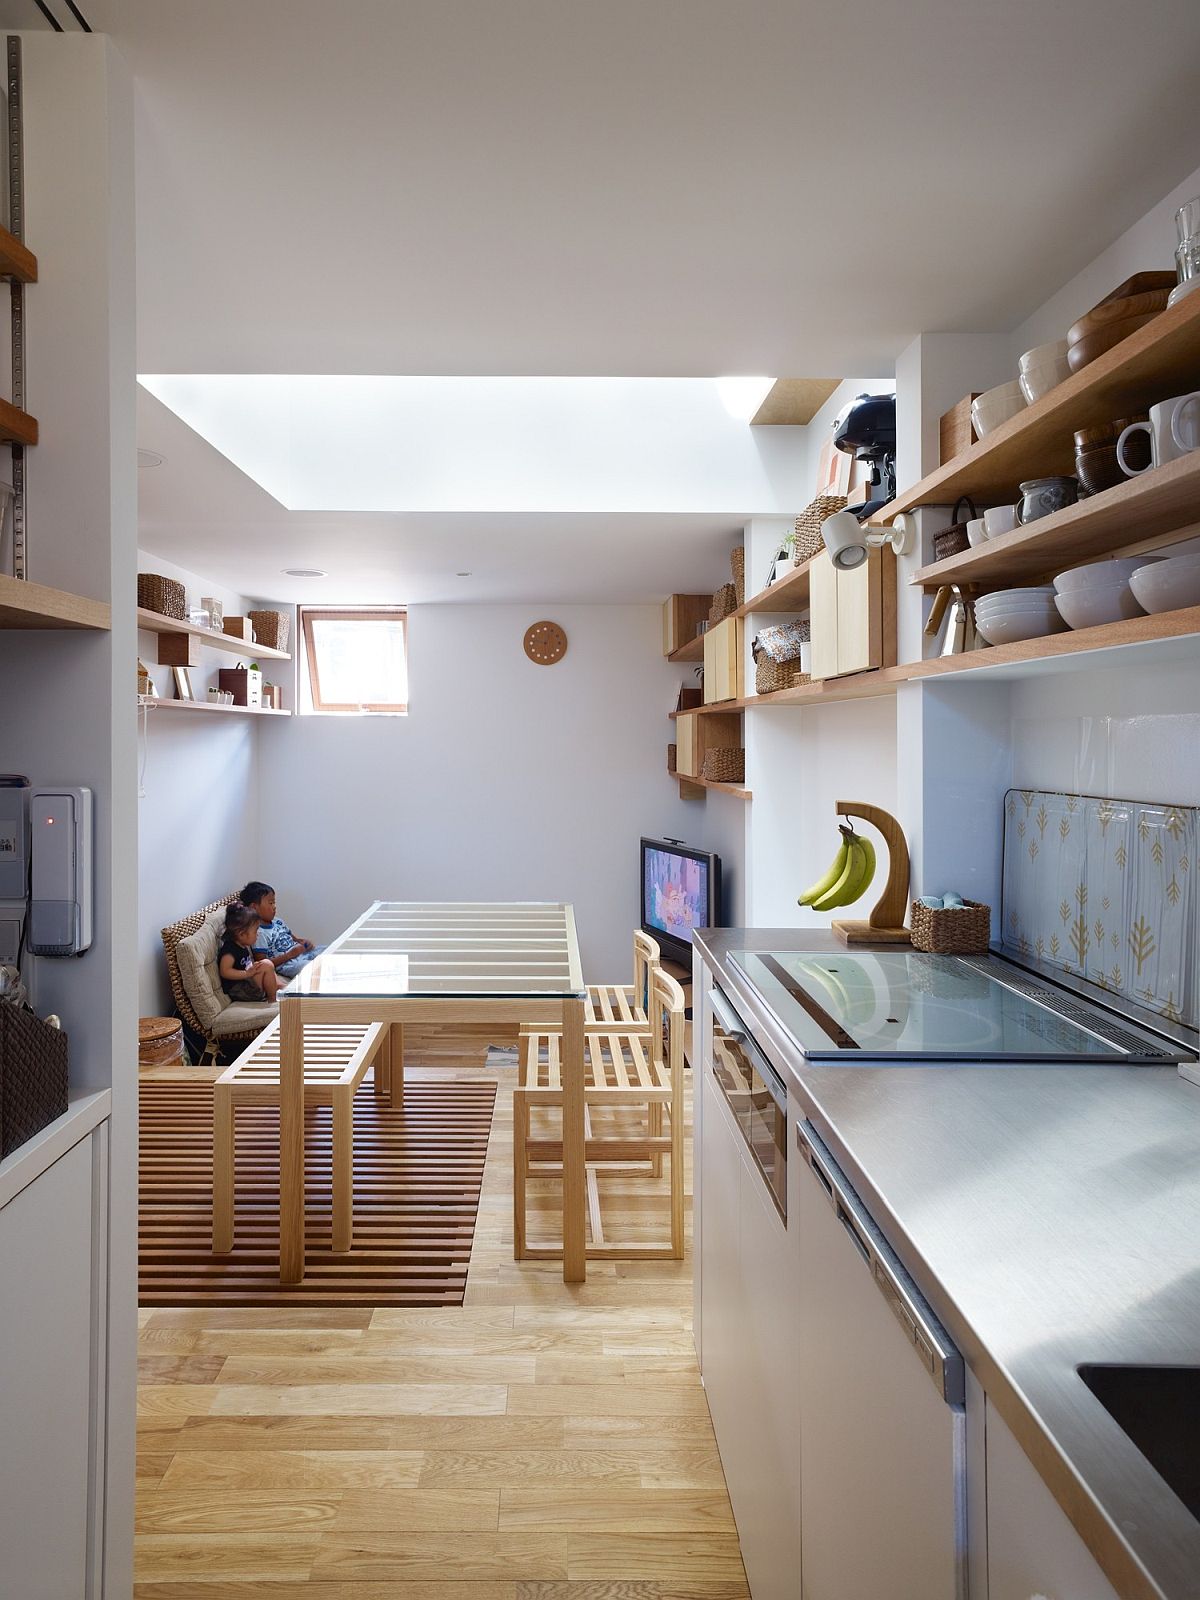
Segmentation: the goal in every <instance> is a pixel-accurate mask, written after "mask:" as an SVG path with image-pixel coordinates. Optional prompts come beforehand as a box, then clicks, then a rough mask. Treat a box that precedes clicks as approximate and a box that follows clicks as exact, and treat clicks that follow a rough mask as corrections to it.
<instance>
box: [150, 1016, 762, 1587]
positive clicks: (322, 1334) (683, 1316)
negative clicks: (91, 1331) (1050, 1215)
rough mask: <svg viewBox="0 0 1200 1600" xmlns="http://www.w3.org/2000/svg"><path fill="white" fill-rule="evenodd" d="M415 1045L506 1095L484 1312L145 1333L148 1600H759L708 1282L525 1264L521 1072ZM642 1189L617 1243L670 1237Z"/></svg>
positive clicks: (256, 1318)
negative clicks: (520, 1213) (700, 1311)
mask: <svg viewBox="0 0 1200 1600" xmlns="http://www.w3.org/2000/svg"><path fill="white" fill-rule="evenodd" d="M406 1042H407V1045H408V1051H407V1054H408V1060H409V1064H410V1065H409V1070H410V1072H412V1073H413V1075H414V1076H418V1077H419V1076H433V1075H444V1074H446V1073H451V1074H454V1075H456V1076H470V1077H473V1078H478V1077H479V1076H480V1075H481V1074H484V1075H486V1076H487V1077H489V1078H491V1079H493V1080H494V1081H496V1082H497V1083H498V1085H499V1094H498V1096H497V1103H496V1115H495V1118H494V1121H493V1125H492V1138H491V1143H490V1146H489V1150H488V1161H487V1167H486V1171H485V1175H484V1183H483V1194H482V1200H481V1206H480V1214H479V1222H478V1226H477V1229H476V1234H475V1245H474V1250H473V1253H472V1257H471V1264H470V1271H469V1276H468V1281H467V1290H466V1301H465V1304H464V1305H463V1306H462V1307H460V1308H455V1309H452V1310H445V1309H442V1310H428V1311H422V1310H393V1309H380V1310H375V1311H371V1310H365V1309H353V1310H333V1309H316V1308H314V1309H301V1308H293V1307H289V1308H286V1309H284V1310H281V1311H268V1310H256V1309H232V1308H231V1309H220V1308H214V1309H211V1310H200V1309H196V1310H165V1309H164V1310H153V1311H146V1312H143V1313H142V1317H141V1323H142V1327H141V1388H140V1392H139V1451H138V1473H139V1479H140V1482H139V1510H138V1537H137V1554H136V1562H137V1584H136V1590H135V1595H136V1600H217V1597H220V1600H743V1597H745V1596H747V1594H748V1591H747V1589H746V1583H745V1576H744V1573H743V1570H742V1563H741V1557H740V1554H739V1551H738V1543H737V1535H736V1532H735V1529H734V1525H733V1518H732V1514H731V1512H730V1507H729V1499H728V1496H727V1494H726V1491H725V1483H724V1478H723V1476H722V1473H721V1463H720V1460H719V1457H718V1455H717V1450H716V1443H715V1441H714V1438H713V1432H712V1425H711V1423H710V1421H709V1417H708V1409H707V1406H706V1404H705V1398H704V1391H703V1389H702V1388H701V1386H700V1379H699V1374H698V1372H697V1368H696V1359H695V1352H694V1350H693V1348H692V1343H691V1333H690V1327H691V1299H692V1290H691V1264H690V1260H689V1261H684V1262H671V1261H664V1262H637V1263H620V1262H617V1263H603V1264H601V1263H591V1264H589V1268H588V1281H587V1283H586V1284H585V1285H581V1286H578V1287H574V1288H570V1287H566V1286H564V1285H563V1283H562V1277H561V1268H559V1267H558V1266H556V1265H551V1264H543V1263H536V1264H534V1263H523V1264H521V1265H517V1264H516V1263H514V1261H513V1260H512V1187H511V1177H512V1167H511V1162H512V1116H511V1088H512V1081H513V1078H514V1076H515V1072H514V1070H513V1069H511V1068H504V1067H500V1068H497V1069H494V1070H493V1069H488V1068H485V1067H484V1066H483V1064H482V1063H483V1059H484V1046H485V1044H486V1042H487V1041H486V1040H485V1039H483V1038H481V1037H478V1036H476V1037H474V1038H469V1037H466V1036H459V1037H456V1038H449V1037H447V1036H442V1037H440V1038H434V1037H432V1036H425V1037H421V1036H418V1035H417V1034H416V1031H415V1030H410V1032H409V1036H408V1039H407V1041H406ZM620 1184H621V1187H620V1188H618V1187H617V1180H612V1179H609V1180H606V1182H605V1186H604V1192H605V1194H606V1195H612V1196H613V1197H614V1198H613V1200H611V1201H610V1202H609V1203H608V1205H606V1208H605V1223H606V1228H608V1229H609V1232H610V1236H614V1235H619V1234H621V1233H625V1234H626V1235H627V1236H629V1237H646V1236H648V1234H649V1233H650V1232H651V1230H653V1233H654V1236H655V1237H658V1236H660V1235H661V1233H662V1231H663V1230H664V1229H665V1227H666V1223H667V1206H668V1199H667V1194H666V1184H665V1179H664V1180H663V1182H662V1183H661V1184H655V1183H652V1181H651V1180H649V1179H645V1180H642V1179H633V1178H630V1179H624V1180H620ZM689 1191H690V1184H689ZM557 1203H558V1190H557V1186H556V1185H551V1184H550V1182H549V1181H547V1180H542V1181H541V1182H540V1183H539V1184H535V1185H534V1186H533V1188H532V1190H531V1205H530V1213H531V1219H532V1221H531V1228H536V1226H537V1223H538V1214H539V1212H540V1213H541V1214H542V1216H543V1217H544V1218H545V1219H546V1224H547V1226H549V1222H550V1219H552V1216H553V1211H554V1207H555V1206H556V1205H557Z"/></svg>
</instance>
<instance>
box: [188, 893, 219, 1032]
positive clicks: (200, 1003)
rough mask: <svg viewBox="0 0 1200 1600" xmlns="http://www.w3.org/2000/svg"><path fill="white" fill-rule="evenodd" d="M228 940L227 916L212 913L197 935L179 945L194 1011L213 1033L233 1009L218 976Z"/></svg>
mask: <svg viewBox="0 0 1200 1600" xmlns="http://www.w3.org/2000/svg"><path fill="white" fill-rule="evenodd" d="M224 937H225V912H224V910H221V911H210V912H209V914H208V916H207V917H205V919H204V922H203V923H202V924H201V926H200V927H199V928H198V929H197V931H196V932H195V933H192V934H189V935H188V937H187V938H186V939H181V940H180V941H179V946H178V949H177V950H176V959H177V960H178V962H179V976H180V979H181V980H182V982H183V987H184V988H185V989H186V990H187V995H188V999H189V1000H190V1001H191V1002H192V1008H193V1010H194V1011H195V1013H196V1015H197V1017H199V1019H200V1021H201V1023H202V1024H203V1026H204V1027H205V1028H207V1029H209V1030H211V1029H212V1027H213V1024H214V1023H215V1022H216V1020H217V1018H218V1017H219V1016H220V1015H221V1013H222V1011H224V1010H225V1009H226V1008H227V1006H228V1005H229V996H228V995H227V994H226V993H225V991H224V989H222V987H221V979H220V977H219V976H218V973H217V951H218V950H219V949H220V946H221V940H222V939H223V938H224Z"/></svg>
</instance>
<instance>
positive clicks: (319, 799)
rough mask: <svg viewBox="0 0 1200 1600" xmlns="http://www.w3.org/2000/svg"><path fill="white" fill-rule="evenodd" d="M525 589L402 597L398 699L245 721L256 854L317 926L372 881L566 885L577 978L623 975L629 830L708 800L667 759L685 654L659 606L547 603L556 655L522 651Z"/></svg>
mask: <svg viewBox="0 0 1200 1600" xmlns="http://www.w3.org/2000/svg"><path fill="white" fill-rule="evenodd" d="M543 615H544V613H543V612H542V611H540V610H539V609H537V608H535V607H532V606H420V607H413V608H412V610H411V611H410V613H409V677H410V695H411V710H410V713H409V715H408V716H407V717H395V718H379V717H363V718H358V717H300V718H292V719H289V720H287V721H285V720H283V719H282V718H281V719H279V720H278V721H275V720H268V719H264V721H263V722H262V723H260V724H256V728H257V731H258V735H259V740H260V744H259V760H260V773H261V803H260V815H261V818H262V827H261V833H260V842H259V843H260V847H259V860H258V863H257V867H256V870H257V871H258V872H259V873H260V874H261V876H262V877H263V878H265V879H266V880H268V881H269V882H271V883H273V884H274V885H275V886H276V889H277V891H278V895H279V906H280V913H281V915H283V916H284V917H286V918H287V920H288V921H289V922H290V923H291V924H292V925H293V927H295V928H296V930H297V931H299V932H301V933H303V934H304V935H306V936H308V937H310V938H314V939H317V940H322V941H323V940H327V939H329V938H331V937H332V936H333V935H335V934H336V933H338V932H339V931H340V930H341V929H342V928H343V927H344V926H345V925H346V924H347V923H348V922H349V921H350V920H351V919H352V918H353V917H355V916H356V915H357V914H358V913H359V912H360V911H361V910H362V909H363V907H364V906H365V905H366V904H368V903H369V902H370V901H371V900H373V899H375V898H380V899H389V898H394V899H423V898H429V899H444V900H456V899H457V900H489V899H501V900H502V899H514V900H539V899H540V900H569V901H572V902H573V903H574V905H575V911H576V917H577V921H578V927H579V938H580V946H581V950H582V955H583V962H584V970H585V973H586V974H587V975H588V976H589V979H596V978H599V979H605V978H609V977H620V976H621V975H622V974H623V973H624V972H625V970H626V968H627V967H628V965H629V958H630V957H629V946H630V935H631V932H632V930H633V928H634V927H635V926H636V924H637V921H638V839H639V837H640V836H641V835H642V834H651V835H662V834H669V835H672V836H673V837H675V838H681V839H686V840H688V841H690V842H703V841H702V839H701V838H700V835H701V833H702V830H703V828H704V827H705V821H704V811H705V807H706V805H707V802H686V801H681V800H680V799H679V797H678V787H677V785H676V783H675V782H674V781H673V780H672V779H671V778H670V777H669V776H668V774H667V770H666V746H667V743H668V742H669V740H670V738H671V732H670V730H671V727H672V724H671V723H670V722H669V721H668V720H667V712H668V711H670V710H671V709H673V707H674V705H675V697H676V694H677V692H678V686H679V668H678V667H677V666H672V665H671V663H670V662H667V661H665V660H664V659H663V656H662V631H661V612H660V609H659V607H658V606H653V605H645V606H586V605H581V606H559V607H557V608H555V609H554V611H553V613H552V617H553V620H554V621H556V622H559V623H561V624H562V625H563V627H564V628H565V629H566V632H567V637H568V649H567V654H566V656H565V658H564V659H563V660H562V661H561V662H560V663H558V665H556V666H553V667H539V666H535V665H534V664H533V663H532V662H531V661H529V660H528V659H527V657H526V656H525V654H524V651H523V649H522V638H523V636H524V633H525V630H526V628H528V627H529V625H530V624H531V623H533V622H536V621H539V620H540V619H541V618H542V616H543Z"/></svg>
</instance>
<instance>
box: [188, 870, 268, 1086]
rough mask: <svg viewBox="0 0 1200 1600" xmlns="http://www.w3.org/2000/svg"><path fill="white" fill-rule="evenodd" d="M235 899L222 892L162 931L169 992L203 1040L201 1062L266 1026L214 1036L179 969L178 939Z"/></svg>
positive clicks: (210, 1059) (192, 931)
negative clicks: (200, 1015) (194, 1005)
mask: <svg viewBox="0 0 1200 1600" xmlns="http://www.w3.org/2000/svg"><path fill="white" fill-rule="evenodd" d="M236 899H237V893H236V892H234V893H233V894H227V895H222V897H221V899H219V900H214V901H213V902H212V904H211V905H207V906H201V908H200V910H199V911H193V912H192V914H191V916H189V917H183V918H181V920H180V921H179V922H173V923H171V925H170V927H169V928H164V929H163V930H162V942H163V949H164V950H165V951H166V955H167V976H168V977H169V978H170V980H171V993H172V995H173V996H174V998H175V1007H176V1010H177V1011H178V1012H179V1015H180V1017H181V1018H182V1019H183V1021H184V1024H185V1025H186V1026H187V1027H188V1028H190V1029H191V1031H192V1033H193V1034H195V1035H196V1037H197V1038H200V1039H203V1040H204V1050H203V1052H202V1054H201V1056H200V1064H201V1065H203V1064H204V1063H205V1062H206V1061H214V1062H215V1061H217V1060H219V1059H220V1055H221V1051H222V1049H223V1047H224V1046H225V1045H237V1044H240V1043H243V1042H244V1041H245V1040H247V1039H254V1038H256V1037H257V1036H258V1035H259V1034H260V1033H261V1032H262V1030H263V1028H264V1027H265V1026H266V1025H267V1024H266V1023H262V1024H260V1025H259V1026H257V1027H253V1028H247V1029H245V1030H244V1031H243V1032H241V1033H224V1034H222V1035H221V1036H220V1038H217V1037H216V1036H215V1035H214V1034H213V1033H212V1032H211V1031H210V1030H209V1029H208V1028H206V1027H205V1025H204V1024H203V1023H202V1022H201V1021H200V1018H199V1017H198V1016H197V1015H196V1012H195V1010H194V1008H193V1006H192V1002H191V999H190V998H189V996H188V992H187V990H186V989H185V988H184V986H183V979H182V977H181V976H180V972H179V956H178V953H177V952H178V949H179V942H180V940H181V939H186V938H188V937H189V936H190V935H191V934H193V933H199V931H200V929H201V928H202V927H203V925H204V921H205V918H206V917H209V916H211V915H212V913H213V912H214V911H222V910H224V908H225V907H226V906H227V905H229V904H230V903H231V902H232V901H234V900H236Z"/></svg>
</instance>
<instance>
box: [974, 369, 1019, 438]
mask: <svg viewBox="0 0 1200 1600" xmlns="http://www.w3.org/2000/svg"><path fill="white" fill-rule="evenodd" d="M1025 406H1026V400H1025V391H1024V390H1023V389H1022V388H1021V381H1020V379H1019V378H1014V379H1013V380H1012V382H1011V383H998V384H997V385H996V387H995V388H994V389H985V390H984V391H983V393H982V394H979V395H976V396H975V399H974V400H973V401H972V402H971V425H972V427H973V428H974V429H975V432H976V434H977V435H978V436H979V438H981V439H986V438H987V436H988V434H989V433H992V432H993V431H994V430H995V429H996V428H999V427H1000V426H1001V425H1002V424H1003V423H1005V422H1008V421H1010V420H1011V419H1012V418H1013V417H1017V416H1020V414H1021V412H1022V411H1024V409H1025Z"/></svg>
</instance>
